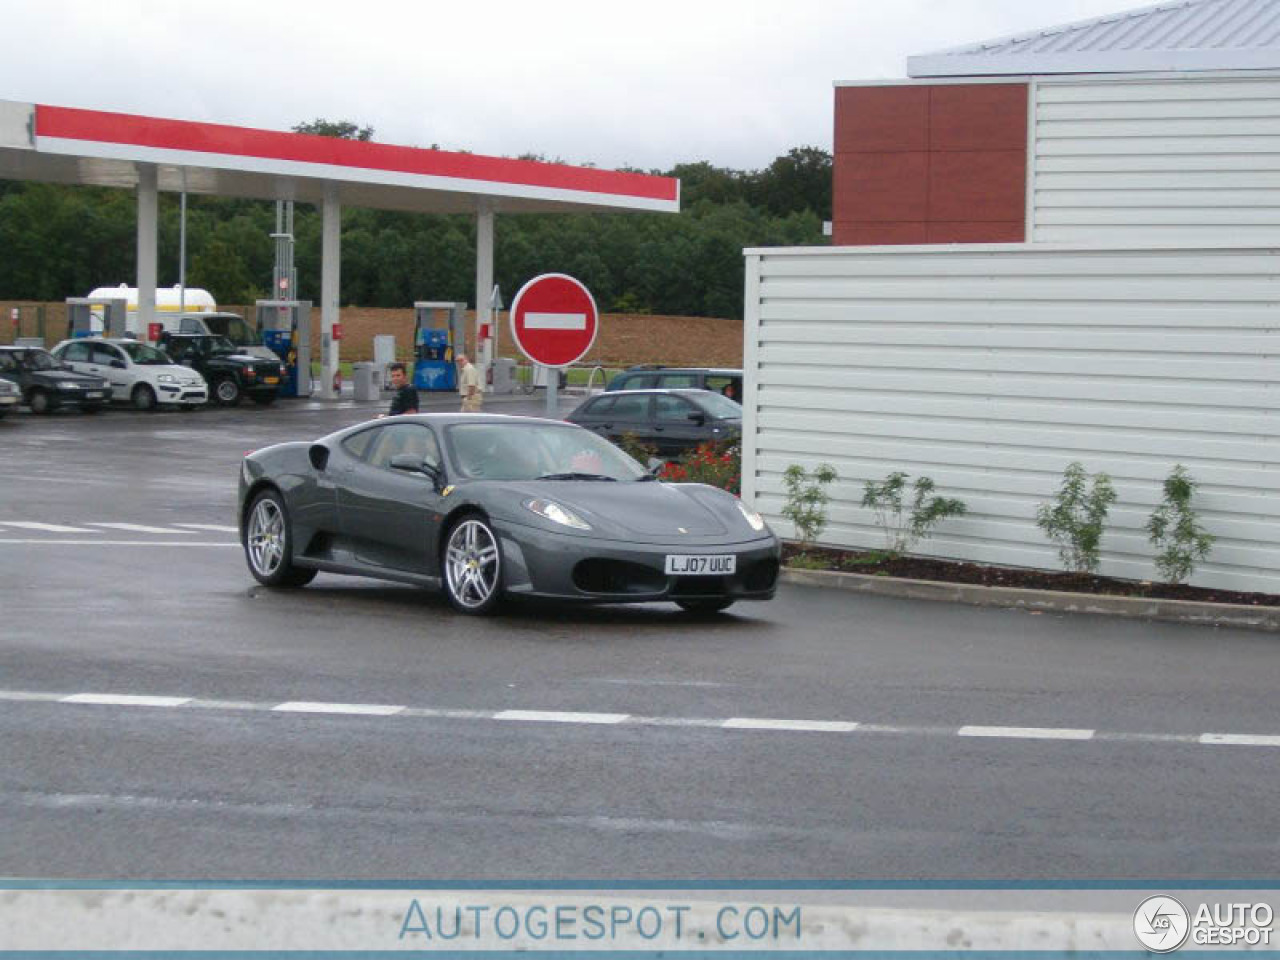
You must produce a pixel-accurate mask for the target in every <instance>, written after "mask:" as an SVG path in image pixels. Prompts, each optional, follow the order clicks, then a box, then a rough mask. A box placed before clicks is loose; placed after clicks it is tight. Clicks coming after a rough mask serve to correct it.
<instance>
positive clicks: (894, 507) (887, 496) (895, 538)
mask: <svg viewBox="0 0 1280 960" xmlns="http://www.w3.org/2000/svg"><path fill="white" fill-rule="evenodd" d="M906 489H907V474H905V473H903V472H902V471H901V470H895V471H894V472H893V473H891V474H889V475H888V476H887V477H885V478H884V479H883V480H881V481H880V482H879V483H874V482H872V481H870V480H867V481H865V482H864V483H863V486H862V505H863V506H864V507H867V508H868V509H870V510H871V511H873V512H874V513H875V516H876V523H878V524H879V525H880V529H881V530H882V531H883V532H884V549H885V553H886V554H887V555H888V556H889V557H890V558H895V557H900V556H902V555H903V554H904V553H907V552H909V551H910V550H911V548H912V547H913V546H915V545H916V543H917V542H919V541H920V540H921V539H923V538H924V537H926V536H928V535H929V532H930V531H931V530H933V528H934V527H936V526H937V525H938V524H939V523H941V522H942V521H943V520H945V519H947V518H948V517H962V516H964V514H965V513H966V512H967V511H968V509H969V508H968V507H966V506H965V504H964V501H963V500H957V499H955V498H954V497H938V496H935V495H934V493H933V491H934V483H933V481H932V480H931V479H930V478H929V477H917V478H916V482H915V483H914V484H912V485H911V490H912V493H911V502H910V504H907V503H905V502H904V501H903V494H904V493H905V492H906Z"/></svg>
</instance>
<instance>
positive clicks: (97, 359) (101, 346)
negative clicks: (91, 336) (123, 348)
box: [89, 343, 120, 366]
mask: <svg viewBox="0 0 1280 960" xmlns="http://www.w3.org/2000/svg"><path fill="white" fill-rule="evenodd" d="M119 359H120V352H119V351H118V350H116V349H115V347H112V346H109V345H107V344H105V343H95V344H94V345H93V347H92V350H91V352H90V354H89V362H90V363H101V364H106V365H107V366H110V365H111V363H112V361H114V360H119Z"/></svg>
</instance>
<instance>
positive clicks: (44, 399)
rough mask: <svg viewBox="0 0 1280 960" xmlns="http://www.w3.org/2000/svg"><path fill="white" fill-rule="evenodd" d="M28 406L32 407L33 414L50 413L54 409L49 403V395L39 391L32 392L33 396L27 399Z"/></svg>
mask: <svg viewBox="0 0 1280 960" xmlns="http://www.w3.org/2000/svg"><path fill="white" fill-rule="evenodd" d="M27 405H28V406H29V407H31V412H32V413H48V412H49V411H50V410H51V409H53V405H52V404H51V403H50V402H49V395H48V394H47V393H45V392H44V391H43V390H39V389H36V390H32V391H31V395H30V396H28V397H27Z"/></svg>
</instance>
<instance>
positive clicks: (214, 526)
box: [174, 523, 240, 533]
mask: <svg viewBox="0 0 1280 960" xmlns="http://www.w3.org/2000/svg"><path fill="white" fill-rule="evenodd" d="M174 526H175V527H186V528H187V529H188V530H212V531H213V532H214V533H239V532H240V528H239V527H233V526H230V525H229V524H225V523H175V524H174Z"/></svg>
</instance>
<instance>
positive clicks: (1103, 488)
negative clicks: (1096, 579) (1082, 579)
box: [1036, 461, 1116, 573]
mask: <svg viewBox="0 0 1280 960" xmlns="http://www.w3.org/2000/svg"><path fill="white" fill-rule="evenodd" d="M1115 500H1116V492H1115V488H1114V487H1112V485H1111V478H1110V477H1109V476H1107V475H1106V474H1105V473H1098V474H1096V475H1095V476H1094V477H1093V482H1092V485H1090V484H1089V475H1088V474H1087V473H1086V472H1085V469H1084V465H1083V464H1081V463H1079V462H1078V461H1077V462H1074V463H1071V464H1068V466H1067V469H1066V470H1065V471H1064V472H1063V475H1062V486H1061V487H1059V488H1058V495H1057V497H1056V498H1054V501H1053V502H1052V503H1042V504H1040V506H1039V508H1037V510H1036V526H1038V527H1039V528H1040V529H1041V530H1043V531H1044V534H1045V536H1046V537H1048V538H1049V539H1050V540H1052V541H1053V542H1054V543H1056V544H1057V545H1058V556H1059V557H1060V558H1061V559H1062V564H1063V566H1064V567H1066V568H1067V569H1068V570H1071V571H1073V572H1075V573H1094V572H1095V571H1096V570H1097V569H1098V563H1099V562H1100V557H1099V553H1100V550H1101V546H1102V532H1103V530H1104V528H1105V527H1106V522H1107V511H1108V510H1109V509H1110V508H1111V504H1113V503H1115Z"/></svg>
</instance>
